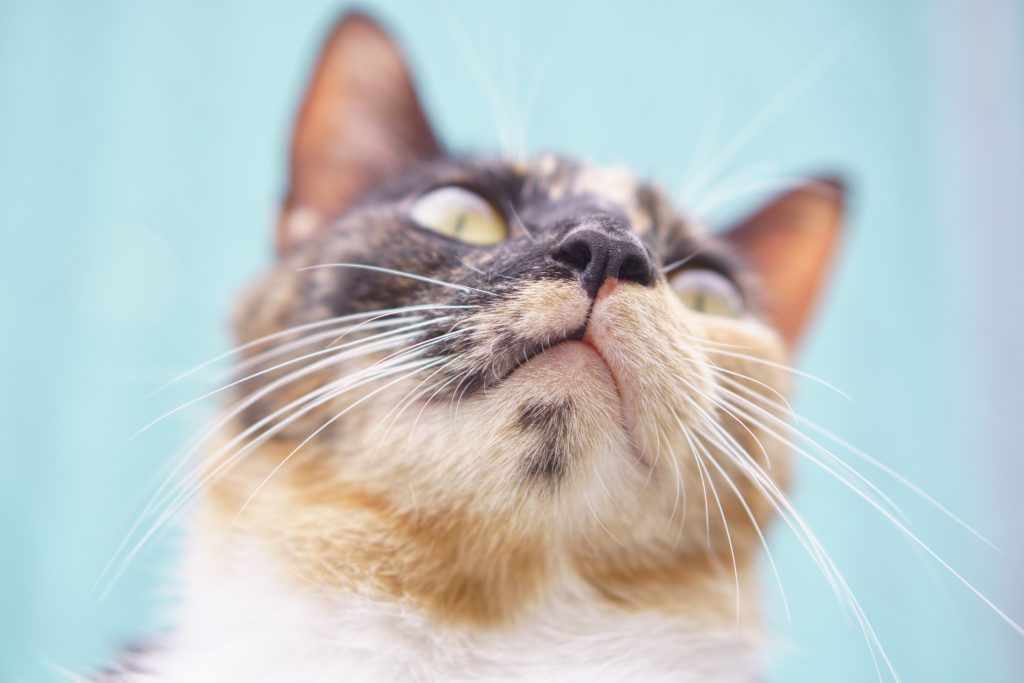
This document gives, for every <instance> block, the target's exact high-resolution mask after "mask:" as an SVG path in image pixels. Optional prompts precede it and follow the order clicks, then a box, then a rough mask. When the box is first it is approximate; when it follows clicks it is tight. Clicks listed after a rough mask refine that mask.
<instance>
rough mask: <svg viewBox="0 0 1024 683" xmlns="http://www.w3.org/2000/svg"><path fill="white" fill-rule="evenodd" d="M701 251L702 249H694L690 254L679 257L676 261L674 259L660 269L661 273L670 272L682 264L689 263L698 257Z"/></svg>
mask: <svg viewBox="0 0 1024 683" xmlns="http://www.w3.org/2000/svg"><path fill="white" fill-rule="evenodd" d="M700 252H701V250H700V249H694V250H693V252H692V253H691V254H689V255H687V256H684V257H683V258H681V259H678V260H676V261H673V262H672V263H670V264H668V265H667V266H664V267H662V268H661V269H660V271H661V273H662V274H665V273H669V272H671V271H673V270H675V269H676V268H678V267H679V266H682V265H685V264H687V263H689V262H690V261H691V260H693V259H694V258H696V257H697V256H698V255H699V254H700Z"/></svg>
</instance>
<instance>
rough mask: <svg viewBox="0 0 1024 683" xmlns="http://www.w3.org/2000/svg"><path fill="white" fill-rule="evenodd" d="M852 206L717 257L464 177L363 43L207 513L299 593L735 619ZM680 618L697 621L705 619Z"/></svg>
mask: <svg viewBox="0 0 1024 683" xmlns="http://www.w3.org/2000/svg"><path fill="white" fill-rule="evenodd" d="M842 194H843V193H842V190H841V187H840V186H839V185H838V184H837V183H835V182H833V181H827V180H822V181H818V182H812V183H808V184H807V185H805V186H801V187H798V188H795V189H793V190H791V191H789V192H788V193H786V194H784V195H782V196H780V197H778V198H777V199H775V200H774V201H772V202H770V203H769V204H768V205H767V206H765V207H764V208H763V209H761V210H760V211H758V212H756V213H755V214H754V215H752V216H750V217H749V218H748V219H747V220H745V221H743V222H741V223H740V224H738V225H737V226H735V227H733V228H732V229H731V230H729V231H726V232H724V233H719V234H710V233H707V232H705V231H703V230H701V229H700V228H699V226H698V225H696V224H694V223H693V222H692V221H690V220H688V219H687V218H686V216H685V214H683V213H682V212H681V211H680V210H679V209H677V208H676V207H675V206H674V205H673V202H672V201H671V199H670V197H668V195H666V193H664V192H663V191H662V190H661V189H660V188H659V187H658V186H657V185H655V184H652V183H649V182H645V181H642V180H640V179H637V178H635V177H634V176H632V175H631V174H629V173H627V172H624V171H621V170H609V169H602V168H597V167H593V166H590V165H588V164H586V163H584V162H581V161H577V160H570V159H565V158H562V157H559V156H556V155H552V154H544V155H540V156H537V157H535V158H531V159H527V160H508V159H493V158H486V157H475V156H456V155H450V154H448V153H446V152H445V151H444V150H443V148H442V146H441V145H440V143H439V142H438V139H437V136H436V135H435V134H434V133H433V132H432V129H431V127H430V125H429V123H428V121H427V117H426V115H425V114H424V111H423V109H422V107H421V105H420V103H419V101H418V98H417V95H416V91H415V88H414V85H413V80H412V78H411V76H410V73H409V70H408V68H407V66H406V64H405V61H404V60H403V58H402V56H401V53H400V51H399V50H398V48H397V47H396V46H395V44H394V43H393V42H392V40H391V39H390V38H389V37H388V36H387V34H386V33H385V32H384V31H383V30H382V29H381V28H380V27H379V26H378V25H377V24H375V23H374V22H373V21H371V20H370V19H368V18H367V17H365V16H363V15H359V14H350V15H348V16H347V17H346V18H345V19H343V20H342V21H341V22H340V23H339V24H338V25H337V26H336V27H335V28H334V29H333V31H332V33H331V34H330V37H329V39H328V41H327V43H326V45H325V47H324V49H323V51H322V53H321V55H320V58H319V61H318V64H317V66H316V69H315V72H314V74H313V77H312V79H311V81H310V84H309V87H308V90H307V93H306V96H305V100H304V102H303V104H302V107H301V110H300V112H299V115H298V121H297V125H296V129H295V133H294V138H293V143H292V147H291V177H290V186H289V190H288V193H287V196H286V199H285V201H284V204H283V208H282V210H281V214H280V220H279V226H278V234H277V251H278V258H277V261H276V263H275V264H274V266H273V267H272V268H271V269H270V270H269V271H268V272H267V273H266V274H265V275H264V276H263V277H262V278H260V279H259V280H258V281H257V282H256V283H255V284H254V285H253V286H252V287H250V289H249V290H248V291H247V293H246V294H245V296H244V297H243V300H242V301H241V303H240V305H239V307H238V310H237V313H236V317H235V325H234V326H235V332H236V336H237V339H238V342H239V344H241V345H242V347H241V348H242V350H243V353H242V354H241V356H240V358H239V368H238V372H239V375H240V379H241V378H243V377H245V378H247V379H245V381H244V382H241V383H240V384H239V385H238V389H239V390H238V392H237V395H236V396H235V399H236V402H235V403H234V404H233V405H232V406H231V408H230V409H229V416H230V417H231V429H230V431H229V432H228V433H227V434H226V435H225V436H224V437H223V441H222V443H221V445H220V447H219V448H218V449H216V452H215V453H214V454H213V455H212V456H211V458H212V460H213V461H215V462H217V463H218V464H221V462H223V463H226V464H229V465H230V468H229V469H228V474H227V476H226V477H224V478H223V479H222V480H221V481H220V482H219V483H218V484H217V485H216V487H215V488H214V495H213V496H212V499H213V500H214V502H215V505H214V508H215V509H216V510H219V511H220V512H219V513H218V514H220V515H221V517H222V518H223V519H227V520H230V521H231V523H232V526H233V528H234V529H235V533H236V534H240V535H242V536H245V537H257V538H261V539H263V540H265V541H266V542H267V543H269V544H270V545H271V546H272V547H273V548H274V552H275V553H277V555H278V557H279V558H280V560H281V561H282V562H283V563H285V564H286V565H287V566H288V567H289V568H290V569H291V570H293V571H292V572H291V573H292V575H295V576H300V577H304V578H305V579H307V580H308V581H309V582H310V585H316V586H318V587H322V586H324V585H330V586H333V587H335V588H336V589H337V590H342V591H344V590H358V591H360V594H365V593H367V592H368V593H370V594H374V595H381V596H384V597H386V598H388V599H394V600H398V601H403V602H406V603H408V604H409V605H411V606H413V607H414V608H416V609H421V610H423V611H424V612H426V613H429V614H431V615H433V616H436V617H438V618H443V619H449V620H464V621H465V620H468V621H472V622H476V623H480V622H486V623H495V622H501V621H503V620H508V619H513V618H515V617H516V615H518V614H519V613H521V611H522V610H523V609H527V608H528V606H529V605H530V604H531V603H532V601H535V600H540V599H542V598H543V595H545V591H546V590H547V589H548V588H550V587H552V586H554V585H556V584H558V583H559V582H564V581H567V580H569V579H567V577H571V580H572V581H575V582H576V583H577V584H578V585H580V586H584V587H585V590H588V591H592V592H593V595H595V596H599V597H600V599H605V600H608V601H611V602H614V603H616V604H620V605H629V606H651V605H658V606H659V607H666V606H668V605H671V604H673V601H679V600H683V599H684V594H685V593H686V591H690V592H691V593H699V594H700V595H701V596H704V597H703V598H702V599H703V600H704V602H705V603H706V604H707V606H708V607H707V608H708V611H709V612H711V613H716V614H717V613H719V612H721V613H727V614H730V615H731V614H732V612H731V611H730V609H729V608H730V607H731V602H730V601H728V600H726V601H725V602H726V607H725V608H722V609H719V607H720V606H719V602H720V601H718V600H716V599H712V598H708V597H707V596H716V595H731V590H732V585H733V581H734V573H735V575H736V580H739V576H740V575H745V574H746V573H747V572H748V571H749V568H750V564H751V559H752V557H753V556H754V554H755V551H756V547H757V546H758V543H759V537H760V534H761V529H760V528H759V527H760V525H761V524H763V523H764V522H766V521H767V520H768V519H769V518H770V516H771V515H770V511H771V510H772V509H773V508H774V507H775V506H776V505H777V504H778V503H777V499H776V497H775V493H774V492H775V491H776V490H778V489H781V488H782V487H784V486H785V485H786V481H787V478H788V474H787V472H788V458H787V454H786V452H785V448H784V444H782V443H781V442H780V441H779V440H778V439H773V438H771V432H772V431H773V428H774V429H775V430H776V431H777V427H775V425H776V424H777V421H778V420H779V419H780V416H781V414H782V406H783V404H784V402H785V398H784V396H785V395H786V393H787V391H788V384H789V383H788V371H787V369H785V366H784V365H783V364H784V363H785V362H786V359H787V355H788V351H789V350H790V349H792V348H793V347H794V346H795V344H796V343H797V342H798V340H799V338H800V335H801V333H802V332H803V330H804V328H805V327H806V324H807V322H808V320H809V318H810V314H811V312H812V309H813V305H814V302H815V299H816V298H817V294H818V292H819V290H820V289H821V287H822V284H823V281H824V279H825V275H826V271H827V267H828V263H829V261H830V257H831V255H832V252H833V250H834V248H835V245H836V243H837V241H838V235H839V224H840V222H841V213H842ZM691 602H692V601H691Z"/></svg>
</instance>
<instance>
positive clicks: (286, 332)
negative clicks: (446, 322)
mask: <svg viewBox="0 0 1024 683" xmlns="http://www.w3.org/2000/svg"><path fill="white" fill-rule="evenodd" d="M436 307H437V304H419V305H414V306H397V307H394V308H382V309H377V310H374V311H364V312H360V313H350V314H348V315H341V316H337V317H334V318H324V319H323V320H316V321H314V322H309V323H304V324H302V325H296V326H294V327H288V328H285V329H283V330H278V331H277V332H274V333H272V334H267V335H264V336H262V337H259V338H258V339H253V340H252V341H249V342H246V343H245V344H242V345H240V346H236V347H235V348H233V349H229V350H228V351H225V352H224V353H221V354H218V355H217V356H214V357H213V358H211V359H209V360H207V361H204V362H202V363H200V364H199V365H196V366H195V367H193V368H191V369H189V370H186V371H185V372H183V373H180V374H179V375H177V376H175V377H173V378H171V379H170V380H168V381H167V382H165V383H164V384H162V385H161V386H159V387H158V388H156V389H154V390H153V391H152V392H150V394H149V395H150V396H152V395H154V394H157V393H160V392H161V391H163V390H164V389H167V388H168V387H171V386H173V385H175V384H177V383H178V382H181V381H182V380H184V379H186V378H187V377H190V376H192V375H194V374H195V373H197V372H199V371H200V370H203V369H205V368H208V367H209V366H211V365H214V364H215V363H219V362H220V361H222V360H225V359H227V358H230V357H232V356H234V355H236V354H238V353H240V352H242V351H248V350H249V349H251V348H255V347H257V346H260V345H261V344H266V343H268V342H271V341H273V340H275V339H280V338H282V337H287V336H290V335H294V334H297V333H299V332H306V331H308V330H313V329H319V328H322V327H327V326H329V325H334V324H337V323H343V322H350V321H352V320H361V319H363V318H372V317H373V316H375V315H378V314H387V313H394V314H398V313H411V312H416V311H429V310H433V309H435V308H436ZM445 308H476V306H472V305H467V304H464V305H457V306H445Z"/></svg>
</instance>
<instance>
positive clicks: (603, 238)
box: [552, 226, 654, 299]
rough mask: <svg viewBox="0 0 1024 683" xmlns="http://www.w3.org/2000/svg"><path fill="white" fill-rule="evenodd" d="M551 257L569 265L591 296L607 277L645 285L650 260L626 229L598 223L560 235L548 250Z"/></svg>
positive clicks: (649, 279)
mask: <svg viewBox="0 0 1024 683" xmlns="http://www.w3.org/2000/svg"><path fill="white" fill-rule="evenodd" d="M552 258H553V259H554V260H555V261H558V262H560V263H563V264H565V265H567V266H569V267H570V268H572V269H573V270H574V271H575V272H576V274H577V276H578V277H579V279H580V283H581V284H582V285H583V288H584V289H585V290H586V291H587V294H588V295H589V296H590V298H591V299H593V298H594V297H596V296H597V292H598V290H599V289H601V285H603V284H604V283H605V281H606V280H607V279H608V278H616V279H617V280H625V281H629V282H636V283H638V284H641V285H645V286H649V285H650V284H651V283H652V282H653V281H654V264H653V262H652V261H651V258H650V256H649V255H648V254H647V251H646V250H645V249H644V248H643V246H641V245H640V244H639V243H638V242H637V240H635V238H633V237H632V236H631V235H629V234H628V233H621V234H620V232H619V231H616V230H606V229H603V228H602V227H593V228H592V227H589V226H587V227H581V228H578V229H576V230H573V231H572V232H570V233H569V234H568V235H566V236H565V238H564V239H562V241H561V242H559V243H558V245H557V246H556V247H555V250H554V252H553V253H552Z"/></svg>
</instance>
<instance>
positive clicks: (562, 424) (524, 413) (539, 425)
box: [516, 399, 573, 434]
mask: <svg viewBox="0 0 1024 683" xmlns="http://www.w3.org/2000/svg"><path fill="white" fill-rule="evenodd" d="M572 410H573V405H572V401H570V400H568V399H563V400H560V401H538V402H536V403H527V404H524V405H522V406H520V408H519V416H518V417H517V418H516V426H518V427H519V428H521V429H528V430H531V431H534V430H536V431H543V432H545V433H549V434H550V433H564V432H565V430H566V428H567V427H568V425H569V418H570V416H571V415H572Z"/></svg>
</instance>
